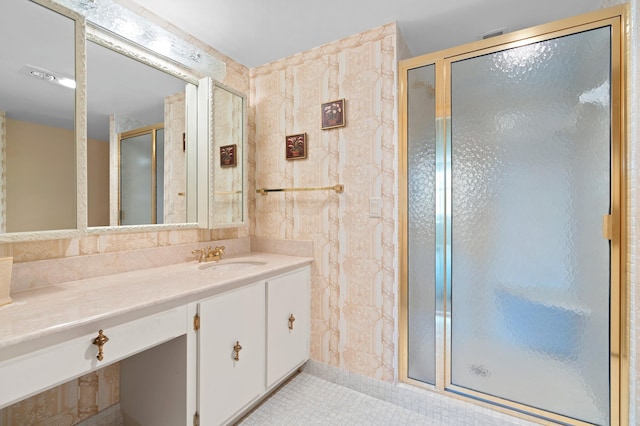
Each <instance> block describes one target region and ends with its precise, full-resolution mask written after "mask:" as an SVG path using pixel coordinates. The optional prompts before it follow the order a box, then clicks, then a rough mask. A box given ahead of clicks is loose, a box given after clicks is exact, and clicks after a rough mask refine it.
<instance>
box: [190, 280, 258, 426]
mask: <svg viewBox="0 0 640 426" xmlns="http://www.w3.org/2000/svg"><path fill="white" fill-rule="evenodd" d="M199 312H200V313H199V315H200V331H199V346H200V348H199V356H198V364H199V378H200V380H199V382H200V383H199V387H200V395H199V412H200V418H201V420H202V424H205V425H218V424H222V423H224V422H225V421H227V420H229V418H230V417H232V416H233V415H234V414H236V413H237V412H238V411H240V410H241V409H242V408H243V407H244V406H245V405H247V404H248V403H250V402H251V401H253V400H254V399H256V398H257V397H258V396H260V395H261V394H262V393H263V392H264V390H265V387H264V374H265V373H264V368H265V366H264V357H265V328H264V327H265V326H264V318H265V287H264V282H260V283H258V284H253V285H250V286H247V287H243V288H241V289H238V290H235V291H232V292H229V293H224V294H222V295H220V296H215V297H213V298H211V299H207V300H205V301H203V302H201V303H200V304H199ZM237 344H239V345H240V346H241V347H242V349H240V350H239V351H238V352H237V358H238V360H236V359H235V357H236V351H235V350H234V347H235V346H236V345H237Z"/></svg>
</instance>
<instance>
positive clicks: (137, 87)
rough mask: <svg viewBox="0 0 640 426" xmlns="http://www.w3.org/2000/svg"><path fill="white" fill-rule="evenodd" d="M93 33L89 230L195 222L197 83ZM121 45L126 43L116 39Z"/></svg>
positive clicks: (89, 86) (89, 64) (89, 90)
mask: <svg viewBox="0 0 640 426" xmlns="http://www.w3.org/2000/svg"><path fill="white" fill-rule="evenodd" d="M92 34H93V35H94V36H93V37H92V40H90V41H88V42H87V122H88V126H87V133H88V140H87V144H88V153H87V171H88V183H89V189H88V212H89V220H88V222H89V226H90V227H102V226H110V227H114V226H122V225H127V226H145V225H155V224H164V225H175V224H184V223H194V222H196V221H197V220H196V217H197V212H196V211H195V209H194V208H193V207H192V206H193V205H194V204H195V203H193V202H191V203H189V198H193V197H196V195H197V194H196V192H195V185H196V183H195V173H194V172H195V168H196V164H195V163H192V162H191V161H190V160H189V155H188V151H191V150H192V149H196V146H195V145H196V144H197V138H196V133H195V128H194V126H190V125H189V123H195V122H196V118H195V114H196V112H197V96H196V91H197V88H196V86H195V85H194V84H193V83H191V82H189V81H185V80H184V79H182V78H179V77H177V76H175V75H172V74H169V73H168V72H165V71H163V70H160V69H157V68H155V67H152V66H150V65H148V64H146V63H143V62H141V61H140V60H137V59H134V58H132V57H130V56H128V55H125V54H123V53H121V52H117V51H115V50H112V49H110V48H108V47H106V46H104V45H102V44H99V41H101V40H102V39H101V38H100V37H101V36H100V34H99V32H97V31H96V32H95V33H92ZM105 44H109V43H105ZM118 46H119V47H120V48H121V49H122V47H123V46H126V44H124V42H123V41H118ZM128 48H129V49H133V47H132V46H129V47H128ZM138 59H139V57H138ZM189 115H191V116H189ZM189 169H192V170H191V173H190V172H189ZM194 226H195V225H194Z"/></svg>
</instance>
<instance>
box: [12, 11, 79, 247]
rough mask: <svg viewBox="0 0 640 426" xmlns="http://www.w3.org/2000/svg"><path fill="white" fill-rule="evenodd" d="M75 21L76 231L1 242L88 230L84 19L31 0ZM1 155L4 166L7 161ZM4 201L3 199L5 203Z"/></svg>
mask: <svg viewBox="0 0 640 426" xmlns="http://www.w3.org/2000/svg"><path fill="white" fill-rule="evenodd" d="M31 1H32V2H33V3H35V4H38V5H40V6H42V7H45V8H47V9H50V10H51V11H52V12H55V13H59V14H60V15H63V16H66V17H67V18H69V19H71V20H73V21H74V42H75V62H76V63H75V80H76V89H75V117H74V119H75V126H74V134H75V156H76V158H75V160H76V229H60V230H48V231H25V232H8V233H3V234H0V243H4V242H14V241H38V240H52V239H66V238H79V237H81V236H83V235H85V232H86V229H87V122H86V119H85V117H86V112H87V84H86V69H87V62H86V59H87V58H86V41H85V40H86V20H85V18H84V16H82V15H81V14H79V13H77V12H74V11H72V10H70V9H67V8H66V7H64V6H61V5H60V4H58V3H56V2H55V1H53V0H31ZM5 155H6V154H5V153H4V152H3V153H2V158H1V161H2V163H3V166H4V164H5V161H6V158H5ZM4 202H6V200H4Z"/></svg>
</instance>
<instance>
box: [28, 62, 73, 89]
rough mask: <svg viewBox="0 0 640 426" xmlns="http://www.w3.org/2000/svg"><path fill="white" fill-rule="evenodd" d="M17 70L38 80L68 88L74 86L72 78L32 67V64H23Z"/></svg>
mask: <svg viewBox="0 0 640 426" xmlns="http://www.w3.org/2000/svg"><path fill="white" fill-rule="evenodd" d="M19 72H20V73H21V74H24V75H28V76H30V77H33V78H37V79H38V80H42V81H47V82H49V83H54V84H58V85H60V86H63V87H67V88H69V89H75V88H76V81H75V80H74V79H73V78H70V77H67V76H65V75H63V74H60V73H55V72H53V71H49V70H46V69H44V68H38V67H34V66H33V65H24V66H22V67H21V68H20V70H19Z"/></svg>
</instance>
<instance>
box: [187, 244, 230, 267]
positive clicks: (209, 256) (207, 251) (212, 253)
mask: <svg viewBox="0 0 640 426" xmlns="http://www.w3.org/2000/svg"><path fill="white" fill-rule="evenodd" d="M191 254H197V255H198V262H200V263H202V262H211V261H212V260H220V259H222V255H223V254H224V246H216V247H214V248H213V250H212V249H211V246H208V247H207V248H202V249H197V250H193V251H192V252H191Z"/></svg>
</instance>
